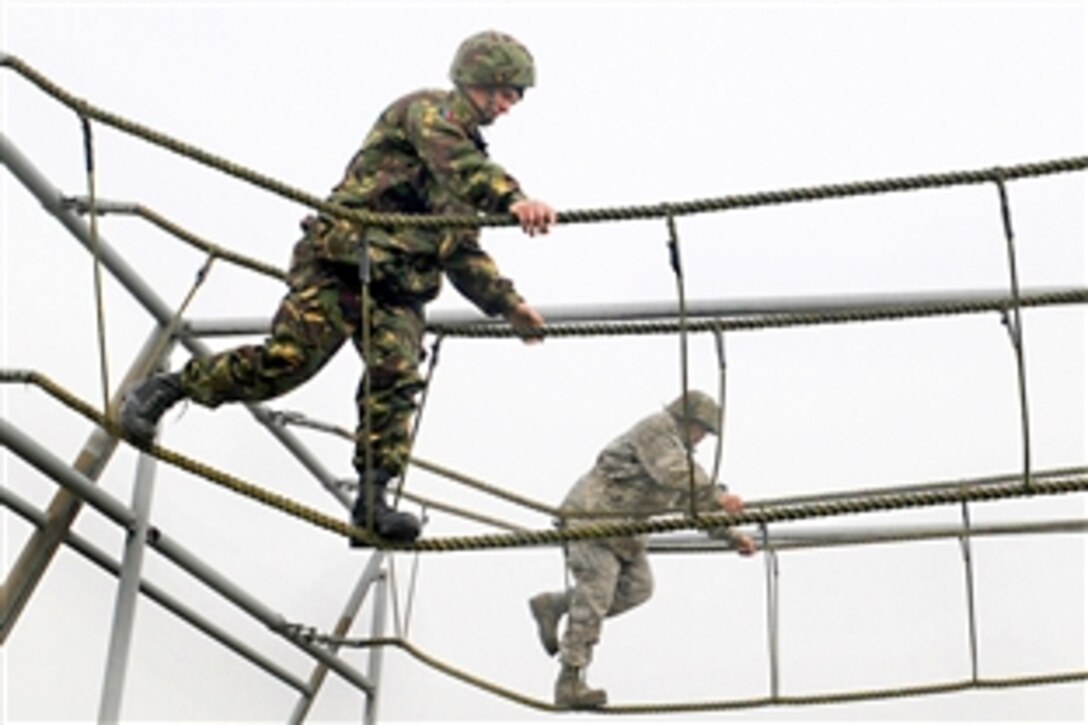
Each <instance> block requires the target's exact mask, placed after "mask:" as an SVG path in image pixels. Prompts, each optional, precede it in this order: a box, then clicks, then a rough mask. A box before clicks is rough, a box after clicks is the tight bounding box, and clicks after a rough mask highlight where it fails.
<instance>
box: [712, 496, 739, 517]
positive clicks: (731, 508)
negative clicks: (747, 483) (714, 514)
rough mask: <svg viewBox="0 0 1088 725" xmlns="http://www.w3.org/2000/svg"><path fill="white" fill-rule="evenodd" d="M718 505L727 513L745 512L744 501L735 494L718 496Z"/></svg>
mask: <svg viewBox="0 0 1088 725" xmlns="http://www.w3.org/2000/svg"><path fill="white" fill-rule="evenodd" d="M718 505H719V506H721V507H722V509H724V510H725V511H726V512H727V513H731V514H739V513H740V512H741V511H743V510H744V499H742V498H741V497H740V496H738V495H736V494H735V493H720V494H718Z"/></svg>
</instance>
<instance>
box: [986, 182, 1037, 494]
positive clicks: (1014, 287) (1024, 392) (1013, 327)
mask: <svg viewBox="0 0 1088 725" xmlns="http://www.w3.org/2000/svg"><path fill="white" fill-rule="evenodd" d="M1003 173H1004V172H1003V170H1002V169H995V171H994V174H995V178H994V183H996V184H997V193H998V198H999V199H1000V201H1001V223H1002V226H1003V227H1004V230H1005V249H1006V253H1007V255H1008V260H1009V287H1010V289H1011V293H1012V300H1013V304H1012V321H1011V322H1009V321H1008V319H1009V318H1008V313H1007V312H1006V315H1005V317H1003V319H1004V320H1006V328H1007V329H1008V330H1009V339H1010V340H1011V341H1012V347H1013V352H1014V353H1015V355H1016V375H1017V383H1018V386H1019V392H1020V434H1021V440H1022V443H1023V456H1024V485H1025V486H1030V485H1031V425H1030V418H1029V415H1028V380H1027V377H1028V376H1027V364H1026V362H1025V352H1024V327H1023V321H1022V319H1021V316H1020V307H1021V303H1020V279H1019V276H1018V275H1017V271H1016V244H1015V242H1014V241H1013V238H1014V237H1013V233H1012V211H1011V210H1010V209H1009V194H1008V190H1007V189H1006V188H1005V178H1004V175H1003Z"/></svg>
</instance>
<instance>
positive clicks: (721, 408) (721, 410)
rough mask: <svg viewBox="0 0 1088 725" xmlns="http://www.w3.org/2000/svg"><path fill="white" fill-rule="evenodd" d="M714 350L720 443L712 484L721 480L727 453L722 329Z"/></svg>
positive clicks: (715, 451)
mask: <svg viewBox="0 0 1088 725" xmlns="http://www.w3.org/2000/svg"><path fill="white" fill-rule="evenodd" d="M714 349H715V350H716V351H717V353H718V441H717V444H716V445H715V447H714V472H713V474H711V476H710V480H711V481H712V482H715V483H716V482H718V481H720V480H721V478H720V477H719V476H720V474H721V467H722V456H723V455H724V452H725V420H726V416H725V364H726V363H725V338H724V336H723V335H722V330H721V327H715V328H714Z"/></svg>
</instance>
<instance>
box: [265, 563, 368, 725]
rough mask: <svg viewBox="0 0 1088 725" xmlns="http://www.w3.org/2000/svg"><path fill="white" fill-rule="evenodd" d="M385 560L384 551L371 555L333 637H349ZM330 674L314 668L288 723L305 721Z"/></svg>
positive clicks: (333, 647) (331, 648) (320, 667)
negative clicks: (349, 631)
mask: <svg viewBox="0 0 1088 725" xmlns="http://www.w3.org/2000/svg"><path fill="white" fill-rule="evenodd" d="M384 560H385V552H384V551H381V550H375V551H374V552H373V553H372V554H371V555H370V561H368V562H367V565H366V568H365V569H364V570H363V574H362V576H360V577H359V581H358V582H356V584H355V588H354V589H353V590H352V592H351V596H350V597H348V601H347V603H346V604H345V605H344V613H343V614H341V615H340V619H339V620H338V621H337V623H336V627H335V628H334V629H333V631H332V636H333V637H337V638H341V637H345V636H347V633H348V630H350V629H351V625H352V624H353V623H354V621H355V617H356V616H358V614H359V608H360V607H362V606H363V602H364V601H365V600H366V595H367V592H369V591H370V585H371V584H373V583H374V582H375V581H376V580H379V579H381V577H382V576H383V574H382V571H381V566H382V562H383V561H384ZM339 649H340V645H338V644H332V645H330V646H329V651H330V652H333V653H335V652H336V651H337V650H339ZM328 672H329V668H328V666H327V665H324V664H318V665H317V666H316V667H314V671H313V672H312V673H311V674H310V680H309V682H308V683H307V692H306V693H303V695H302V697H300V698H299V700H298V702H297V703H295V709H294V711H292V713H291V717H290V718H289V719H288V720H287V722H289V723H292V725H295V724H296V723H301V722H304V721H305V719H306V715H307V714H308V713H309V712H310V707H311V706H312V705H313V702H314V698H316V697H317V693H318V692H319V691H320V690H321V685H322V684H323V683H324V682H325V675H326V674H328ZM374 685H375V687H377V683H374Z"/></svg>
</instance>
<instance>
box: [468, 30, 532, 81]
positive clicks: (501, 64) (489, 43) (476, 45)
mask: <svg viewBox="0 0 1088 725" xmlns="http://www.w3.org/2000/svg"><path fill="white" fill-rule="evenodd" d="M450 80H452V81H453V82H454V83H456V84H457V85H459V86H516V87H518V88H528V87H530V86H532V85H534V84H535V83H536V67H535V66H534V65H533V56H532V54H531V53H530V52H529V49H528V48H526V47H525V46H524V45H522V44H521V43H519V42H518V41H517V40H516V39H515V38H513V37H511V36H509V35H507V34H505V33H500V32H497V31H494V30H485V31H484V32H482V33H476V35H473V36H470V37H468V38H466V39H465V40H464V42H462V43H461V46H460V47H459V48H458V49H457V54H456V55H455V56H454V57H453V64H452V65H450Z"/></svg>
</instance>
